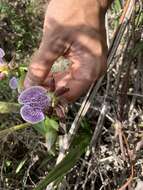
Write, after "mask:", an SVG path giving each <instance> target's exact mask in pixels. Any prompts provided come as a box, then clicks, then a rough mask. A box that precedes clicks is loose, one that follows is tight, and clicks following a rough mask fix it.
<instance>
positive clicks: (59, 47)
mask: <svg viewBox="0 0 143 190" xmlns="http://www.w3.org/2000/svg"><path fill="white" fill-rule="evenodd" d="M48 26H49V27H48V28H46V29H44V33H43V37H42V41H41V44H40V47H39V50H38V51H37V52H36V53H35V54H34V56H33V58H32V61H31V64H30V65H29V68H28V73H27V76H26V80H25V86H26V87H27V86H28V85H29V84H30V85H34V84H39V85H40V84H42V83H43V82H44V80H45V79H46V77H47V75H48V73H49V71H50V70H51V67H52V65H53V63H54V62H55V60H56V59H57V58H58V57H60V56H61V55H62V54H63V53H64V52H65V50H66V49H67V48H68V47H67V46H68V45H67V43H66V40H65V38H64V35H63V33H62V32H61V31H60V32H59V30H58V26H57V27H52V26H50V24H49V25H48Z"/></svg>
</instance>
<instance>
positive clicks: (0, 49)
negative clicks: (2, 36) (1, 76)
mask: <svg viewBox="0 0 143 190" xmlns="http://www.w3.org/2000/svg"><path fill="white" fill-rule="evenodd" d="M4 56H5V53H4V50H3V49H2V48H0V57H1V58H2V57H4Z"/></svg>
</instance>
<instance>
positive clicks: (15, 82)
mask: <svg viewBox="0 0 143 190" xmlns="http://www.w3.org/2000/svg"><path fill="white" fill-rule="evenodd" d="M9 86H10V88H11V89H13V90H15V89H17V88H18V79H17V78H16V77H12V78H11V79H10V81H9Z"/></svg>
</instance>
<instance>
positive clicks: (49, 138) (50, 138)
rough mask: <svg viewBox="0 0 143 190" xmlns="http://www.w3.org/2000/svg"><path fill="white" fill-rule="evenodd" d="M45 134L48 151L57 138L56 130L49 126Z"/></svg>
mask: <svg viewBox="0 0 143 190" xmlns="http://www.w3.org/2000/svg"><path fill="white" fill-rule="evenodd" d="M45 136H46V146H47V149H48V151H50V150H51V149H52V147H53V145H54V144H55V142H56V140H57V136H58V134H57V131H56V130H55V129H52V128H50V129H49V130H48V131H47V132H46V135H45Z"/></svg>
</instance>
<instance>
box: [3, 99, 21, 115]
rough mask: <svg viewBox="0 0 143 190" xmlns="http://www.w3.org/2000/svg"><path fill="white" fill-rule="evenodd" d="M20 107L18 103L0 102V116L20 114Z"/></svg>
mask: <svg viewBox="0 0 143 190" xmlns="http://www.w3.org/2000/svg"><path fill="white" fill-rule="evenodd" d="M19 109H20V105H19V104H17V103H9V102H0V114H5V113H18V112H19Z"/></svg>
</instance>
